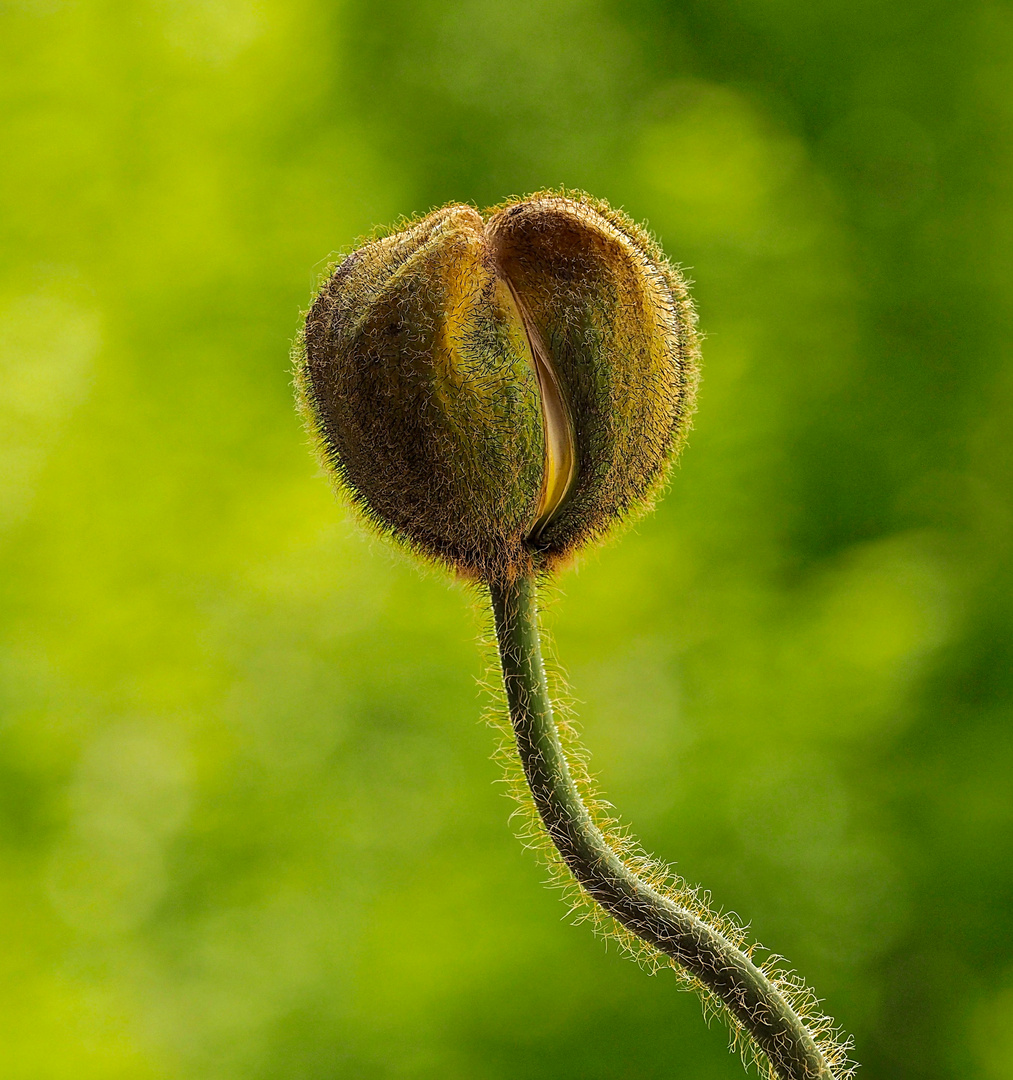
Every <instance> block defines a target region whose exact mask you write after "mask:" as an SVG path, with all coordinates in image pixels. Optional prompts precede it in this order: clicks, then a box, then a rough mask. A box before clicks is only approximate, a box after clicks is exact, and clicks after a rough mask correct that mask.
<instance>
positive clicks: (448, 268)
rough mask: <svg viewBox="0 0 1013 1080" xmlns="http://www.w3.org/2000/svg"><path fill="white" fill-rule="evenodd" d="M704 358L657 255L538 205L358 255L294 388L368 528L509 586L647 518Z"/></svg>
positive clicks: (452, 221) (673, 281)
mask: <svg viewBox="0 0 1013 1080" xmlns="http://www.w3.org/2000/svg"><path fill="white" fill-rule="evenodd" d="M695 360H696V336H695V332H694V317H693V310H692V306H691V304H690V301H689V298H688V295H687V293H686V288H685V284H684V283H683V281H682V279H681V277H680V276H679V274H678V273H677V271H676V270H675V269H674V268H673V267H672V266H671V265H670V264H669V263H668V261H667V260H666V259H665V257H664V255H663V254H662V252H661V250H660V249H659V248H658V246H657V245H656V244H655V243H654V242H653V241H652V240H651V238H650V237H649V236H648V235H647V234H646V233H645V232H644V231H643V230H642V229H640V228H639V227H638V226H636V225H635V224H634V223H633V222H632V221H630V220H629V219H628V218H627V217H626V216H625V215H623V214H621V213H619V212H617V211H615V210H613V209H611V208H610V207H609V206H607V205H606V204H605V203H602V202H600V201H597V200H592V199H590V198H588V197H586V196H577V197H570V196H565V195H558V194H555V193H551V192H547V193H542V194H539V195H535V196H532V197H531V198H529V199H524V200H521V201H517V202H511V203H507V204H505V205H503V206H502V207H498V208H495V209H494V210H492V211H488V212H487V213H486V214H484V215H483V214H480V213H479V212H478V211H476V210H475V209H473V208H472V207H469V206H461V205H452V206H447V207H444V208H443V209H441V210H437V211H434V212H433V213H431V214H429V215H428V216H426V217H424V218H422V219H421V220H418V221H416V222H414V223H410V224H409V225H408V226H407V227H406V228H404V229H403V230H402V231H400V232H397V233H395V234H393V235H390V236H386V237H384V238H382V239H379V240H375V241H373V242H371V243H368V244H366V245H365V246H364V247H362V248H360V249H359V250H358V251H356V252H354V253H353V254H351V255H349V256H348V257H347V258H346V259H345V260H344V261H343V262H341V263H340V264H339V265H338V266H337V268H336V269H335V270H334V272H333V273H332V274H331V275H330V277H329V278H328V279H327V281H326V282H325V284H324V286H323V288H322V289H321V291H320V294H319V295H318V297H317V298H316V300H315V302H314V303H313V306H312V307H311V308H310V311H309V315H308V316H307V319H306V327H305V330H304V333H303V335H302V339H301V342H300V347H299V352H298V356H297V382H298V387H299V392H300V396H301V399H302V402H303V406H304V410H305V412H306V414H307V416H308V418H309V422H310V424H311V426H312V428H313V430H314V431H315V433H316V435H317V438H318V441H319V444H320V447H321V450H322V454H323V456H324V459H325V461H326V462H327V464H328V465H329V466H330V467H331V468H332V469H333V470H334V471H335V472H336V473H337V475H338V476H339V477H340V479H341V481H342V482H343V484H344V485H345V487H346V488H347V490H348V491H349V492H350V494H351V496H352V498H353V500H354V501H355V502H356V503H357V504H358V505H359V506H360V507H361V509H362V510H363V511H364V512H365V514H366V515H367V517H368V518H369V519H370V520H371V521H373V522H374V523H375V524H376V525H377V526H379V527H380V529H381V530H382V531H384V532H386V533H388V534H390V535H392V536H393V537H395V538H397V539H399V540H401V541H402V542H404V543H406V544H408V545H409V546H410V547H411V548H413V549H414V550H416V551H418V552H421V553H423V554H425V555H427V556H429V557H432V558H435V559H437V560H440V561H442V562H444V563H446V564H449V565H450V566H452V567H454V568H456V569H457V570H458V571H459V572H461V573H463V574H465V575H467V576H472V577H481V578H484V579H486V580H494V579H495V580H509V579H512V578H513V577H515V576H516V575H517V574H519V573H527V572H529V571H531V570H532V569H535V568H543V567H552V566H554V565H557V564H558V563H560V562H562V561H564V560H565V559H566V558H567V557H568V556H569V555H571V554H572V553H573V552H574V551H575V550H576V549H577V548H579V547H580V546H581V545H583V544H585V543H587V542H588V541H589V540H592V539H594V538H596V537H599V536H601V535H603V534H604V533H605V532H607V531H608V530H609V528H610V527H611V526H612V525H613V524H615V523H616V522H618V521H620V520H622V519H623V518H625V517H627V516H628V515H629V514H630V512H631V511H634V510H636V509H638V508H642V507H644V506H646V505H648V504H649V502H650V501H651V499H652V497H653V495H654V493H655V492H656V490H657V489H658V487H659V485H660V483H661V482H662V481H663V478H664V475H665V472H666V469H667V466H668V465H669V463H670V462H671V461H672V459H673V458H674V455H675V453H676V452H677V450H678V448H679V445H680V444H681V441H682V439H683V437H684V435H685V431H686V428H687V427H688V421H689V415H690V411H691V408H692V399H693V391H694V387H695V378H696V367H695Z"/></svg>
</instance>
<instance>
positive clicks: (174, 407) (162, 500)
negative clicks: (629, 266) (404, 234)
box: [0, 0, 1013, 1080]
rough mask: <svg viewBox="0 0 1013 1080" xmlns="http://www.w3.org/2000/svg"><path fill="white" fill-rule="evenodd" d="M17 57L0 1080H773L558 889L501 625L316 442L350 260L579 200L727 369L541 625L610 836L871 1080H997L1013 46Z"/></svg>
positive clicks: (142, 41)
mask: <svg viewBox="0 0 1013 1080" xmlns="http://www.w3.org/2000/svg"><path fill="white" fill-rule="evenodd" d="M0 52H2V57H3V59H2V64H0V85H2V106H0V123H2V134H0V161H2V163H3V164H2V165H0V193H2V194H0V207H2V209H0V559H2V561H3V572H2V576H0V864H2V872H0V935H2V937H3V941H4V943H3V948H2V950H0V1046H2V1051H0V1053H2V1061H3V1063H2V1065H0V1074H2V1075H3V1077H5V1078H9V1080H57V1078H60V1080H62V1078H73V1080H127V1078H129V1080H156V1078H158V1080H162V1078H173V1080H175V1078H186V1080H205V1078H206V1080H268V1078H270V1080H330V1078H335V1080H337V1078H342V1080H345V1078H347V1080H367V1078H368V1080H372V1078H374V1077H375V1078H388V1077H390V1078H398V1080H400V1078H405V1080H409V1078H410V1080H416V1078H417V1080H423V1078H430V1077H433V1078H435V1077H440V1078H441V1080H454V1078H461V1080H464V1078H468V1080H479V1078H481V1080H500V1078H502V1080H506V1078H508V1077H509V1078H511V1080H513V1078H525V1080H538V1078H545V1080H549V1078H551V1080H619V1078H624V1077H629V1078H632V1077H638V1078H639V1077H659V1078H660V1077H669V1076H673V1077H679V1078H681V1080H711V1078H719V1077H721V1078H726V1077H727V1078H732V1077H738V1076H741V1075H742V1073H741V1066H740V1065H739V1063H738V1062H737V1060H736V1059H734V1058H732V1057H730V1056H729V1055H728V1054H727V1053H726V1050H725V1045H724V1044H725V1034H724V1032H723V1031H721V1030H719V1029H718V1028H716V1027H715V1028H713V1029H707V1028H706V1027H705V1026H704V1025H703V1024H702V1023H701V1021H700V1016H699V1009H698V1005H697V1003H696V1001H695V1000H694V999H693V998H691V997H688V996H686V995H681V994H678V993H677V992H676V990H675V987H674V980H673V979H672V978H670V977H668V976H667V975H666V974H665V973H662V974H660V975H659V976H657V977H656V978H653V979H651V978H648V977H647V976H646V975H645V974H644V973H643V972H641V971H639V970H638V969H636V968H635V967H633V966H632V965H629V964H628V963H626V962H625V961H624V960H622V959H621V958H619V957H618V956H617V955H616V953H615V950H614V949H612V950H608V951H606V950H605V949H604V948H603V946H602V944H601V943H600V942H599V941H596V940H595V939H593V938H592V937H591V936H590V934H589V933H588V930H587V928H586V927H580V926H572V925H570V924H569V922H567V920H566V919H565V918H564V914H565V912H564V909H563V907H562V905H561V904H560V901H559V898H558V897H557V896H556V895H555V894H554V893H552V892H550V891H548V890H545V889H544V888H543V887H542V885H541V881H542V879H543V877H544V871H543V870H541V869H540V868H539V867H538V866H537V865H536V863H535V861H534V859H533V858H532V856H531V855H530V854H529V853H527V852H525V851H523V850H521V848H520V846H519V845H518V843H517V841H516V840H515V838H514V837H513V836H512V835H511V833H510V829H509V826H508V823H507V817H508V814H509V813H510V805H509V804H508V803H507V802H506V801H505V799H504V798H503V794H502V788H501V787H499V786H497V785H496V784H495V781H496V779H497V777H498V769H497V766H495V765H494V764H493V763H492V762H491V761H490V760H489V754H490V751H491V749H492V745H493V735H492V733H491V732H490V731H489V730H488V729H487V728H485V727H484V726H483V725H482V724H481V723H480V719H479V718H480V716H481V713H482V710H483V707H484V702H483V698H482V694H481V692H480V690H479V688H478V686H477V682H476V680H477V678H479V677H481V676H482V674H483V671H484V664H485V659H484V657H483V653H482V652H481V650H480V649H479V648H477V647H476V644H475V639H476V636H477V634H478V633H479V632H480V631H481V630H482V629H483V620H482V617H481V615H480V613H479V612H478V611H477V609H476V607H475V605H474V603H473V601H472V598H471V597H470V596H469V595H468V594H467V593H466V592H465V591H463V590H462V589H460V588H457V587H448V584H447V582H446V581H445V580H443V579H442V578H441V577H440V576H439V575H438V574H435V573H428V574H426V573H422V572H420V571H419V570H417V569H416V568H415V567H414V566H412V565H409V564H408V563H407V562H405V561H404V560H403V559H401V558H399V557H398V556H396V555H393V554H391V553H390V552H388V551H387V550H386V549H385V548H384V547H383V546H382V545H381V544H379V543H377V542H376V541H373V540H371V539H370V538H369V537H367V536H365V535H364V534H363V533H362V532H361V531H360V530H359V528H358V527H357V526H356V524H355V523H354V522H352V521H350V520H348V518H347V517H346V514H345V512H344V511H343V510H342V509H341V508H340V507H339V506H338V505H337V504H336V503H335V501H334V500H333V498H332V496H331V493H330V491H329V490H328V487H327V484H326V483H325V481H324V480H323V479H322V478H321V477H320V475H319V474H318V472H317V469H316V466H315V465H314V463H313V461H312V460H311V457H310V455H309V453H308V451H307V447H306V439H305V437H304V435H303V433H302V431H301V430H300V427H299V425H298V423H297V420H296V418H295V415H294V411H293V408H292V401H291V396H292V395H291V388H290V385H289V384H290V375H289V370H288V358H287V353H288V349H289V345H290V342H291V340H292V338H293V335H294V334H295V331H296V328H297V325H298V314H299V311H300V309H301V308H303V307H304V306H305V305H306V304H307V302H308V299H309V296H310V293H311V289H312V287H313V284H314V282H315V280H316V276H317V274H318V273H319V271H320V270H321V268H322V267H323V266H324V265H325V264H326V262H327V260H328V257H329V256H330V255H331V254H332V253H334V252H336V251H339V250H342V249H347V248H348V247H349V245H350V244H352V242H353V241H354V239H355V238H356V236H358V235H360V234H362V233H364V232H366V231H368V230H369V229H370V228H372V227H373V226H374V225H377V224H383V223H387V222H389V221H392V220H393V219H395V218H396V217H397V216H398V215H401V214H411V213H415V212H418V211H424V210H426V209H428V208H429V207H430V206H432V205H435V204H439V203H441V202H444V201H446V200H450V199H457V200H471V201H475V202H476V203H478V204H480V205H488V204H490V203H493V202H497V201H499V200H500V199H501V198H503V197H505V196H507V195H511V194H518V193H523V192H524V191H527V190H532V189H535V188H537V187H541V186H545V185H554V184H562V183H565V184H567V185H569V186H573V187H582V188H585V189H587V190H590V191H592V192H593V193H595V194H596V195H600V196H603V197H605V198H607V199H609V200H610V201H611V202H613V203H614V204H618V205H622V206H624V207H625V208H626V209H627V210H628V212H629V213H631V214H632V215H633V216H634V217H636V218H638V219H646V220H647V221H648V222H649V223H650V225H651V227H652V228H653V229H654V230H655V231H656V232H657V234H658V236H659V237H660V239H661V240H662V242H663V244H664V246H665V248H666V250H667V251H668V253H669V254H670V255H671V256H672V257H673V258H674V259H676V260H678V261H680V262H682V263H683V264H684V265H686V266H687V267H689V268H691V269H690V272H691V275H692V276H693V277H694V278H695V279H696V287H695V292H696V296H697V298H698V301H699V307H700V311H701V320H702V326H703V329H704V330H705V332H706V333H707V335H708V338H707V340H706V342H705V346H704V349H705V372H704V382H703V385H702V388H701V395H700V409H699V414H698V420H697V424H696V429H695V433H694V435H693V436H692V438H691V441H690V445H689V448H688V450H687V452H686V454H685V456H684V458H683V464H682V466H681V468H680V470H679V471H678V474H677V476H676V479H675V482H674V485H673V487H672V490H671V492H670V493H669V495H668V497H667V498H666V500H665V501H664V503H663V504H662V505H661V507H660V509H659V511H658V512H657V513H656V514H655V515H654V516H652V517H651V518H649V519H648V520H646V521H644V522H643V523H642V524H641V525H640V526H638V528H637V529H636V531H635V532H634V533H632V534H631V535H628V536H627V537H625V538H624V539H623V540H622V541H621V542H620V543H618V544H614V545H612V546H611V547H608V548H607V549H605V550H604V551H602V552H601V553H598V554H595V555H593V556H591V557H589V558H588V559H587V560H586V561H585V563H584V564H583V565H582V566H580V567H579V568H578V569H576V570H575V571H573V572H571V573H569V574H568V575H567V576H566V577H565V579H564V580H563V582H562V597H561V600H560V602H559V603H558V604H556V606H555V607H554V608H553V609H552V611H551V612H550V621H551V624H552V626H553V630H554V633H555V636H556V639H557V642H558V647H559V653H560V658H561V660H562V662H563V664H564V666H565V667H566V668H567V669H568V671H569V676H570V680H571V682H572V685H573V687H574V692H575V695H576V697H577V700H578V710H579V714H580V716H581V719H582V723H583V727H584V732H585V737H586V742H587V744H588V745H589V747H590V749H591V751H592V753H593V765H594V768H595V770H596V772H597V773H598V775H599V776H600V777H601V781H602V785H603V787H604V789H605V791H606V792H607V793H608V794H609V796H610V797H611V798H612V800H613V801H614V803H615V804H616V806H617V807H618V808H619V810H620V812H621V813H622V814H623V816H624V817H625V818H626V819H627V820H629V821H631V822H632V823H633V824H634V826H635V828H636V830H637V832H638V833H639V834H640V835H641V836H642V838H643V839H644V841H645V843H646V845H647V846H648V847H649V848H650V849H651V850H653V851H655V852H656V853H657V854H659V855H661V856H663V857H666V858H670V859H674V860H676V861H677V863H678V867H679V869H680V871H681V872H682V873H683V874H684V875H685V876H686V877H687V878H688V879H690V880H691V881H700V882H703V883H705V884H706V885H707V886H708V887H709V888H710V889H711V890H712V892H713V894H714V897H715V901H716V902H717V903H718V904H719V905H721V906H722V907H724V908H726V909H734V910H736V911H738V912H740V913H741V914H742V915H743V917H744V918H746V919H748V920H750V921H751V923H752V926H753V929H754V931H755V933H756V936H757V937H758V938H759V939H760V940H762V941H763V942H765V943H766V944H768V945H769V946H771V947H772V948H774V949H776V950H777V951H779V952H783V953H784V954H785V955H787V956H788V957H790V958H791V960H792V962H793V963H794V964H796V965H797V966H798V968H799V969H800V970H801V971H802V972H803V973H804V974H805V975H806V976H807V978H809V979H810V981H811V982H812V983H813V984H814V985H815V986H816V987H817V988H818V990H819V991H820V993H821V994H823V995H824V996H825V998H826V1002H827V1008H828V1010H829V1011H830V1012H831V1013H832V1014H834V1015H835V1016H837V1017H838V1019H839V1020H841V1021H842V1022H843V1023H844V1024H845V1025H846V1026H847V1027H848V1028H849V1029H850V1030H851V1031H853V1032H854V1034H855V1036H856V1039H857V1046H858V1051H857V1056H858V1058H859V1059H860V1060H861V1061H862V1062H863V1064H864V1068H863V1071H862V1076H864V1077H867V1078H869V1080H873V1078H883V1080H886V1078H890V1080H899V1078H915V1077H917V1078H920V1080H943V1078H954V1080H956V1078H961V1080H967V1078H982V1080H1008V1078H1011V1077H1013V949H1011V941H1013V914H1011V911H1013V904H1011V901H1013V799H1011V784H1010V773H1011V766H1013V736H1011V724H1010V721H1011V719H1013V572H1011V547H1013V514H1011V511H1013V501H1011V490H1013V437H1011V433H1013V365H1011V342H1013V336H1011V329H1013V327H1011V311H1013V309H1011V301H1013V273H1011V271H1013V182H1011V176H1013V173H1011V166H1013V8H1011V6H1010V4H1009V3H1008V2H1007V0H885V2H877V3H873V2H871V0H849V2H847V3H844V2H842V0H809V2H807V3H805V4H802V3H787V2H784V0H680V2H668V3H663V2H662V0H627V2H624V3H619V2H618V0H558V2H555V3H551V2H546V0H541V2H538V0H517V2H509V3H507V2H504V0H425V2H423V0H339V2H329V3H325V2H321V0H129V2H117V0H77V2H75V0H65V2H61V0H19V2H12V0H6V2H5V3H3V4H0Z"/></svg>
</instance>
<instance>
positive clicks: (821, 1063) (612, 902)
mask: <svg viewBox="0 0 1013 1080" xmlns="http://www.w3.org/2000/svg"><path fill="white" fill-rule="evenodd" d="M536 591H537V590H536V584H535V582H534V580H533V579H532V578H519V579H518V580H516V581H514V582H512V583H510V584H492V585H490V594H491V599H492V607H493V612H494V614H495V618H496V635H497V638H498V641H499V652H500V660H501V662H502V665H503V681H504V684H505V686H506V693H507V700H508V702H509V705H510V718H511V721H512V723H513V729H514V735H515V737H516V740H517V749H518V752H519V753H520V758H521V763H522V765H523V767H524V775H525V777H526V779H527V782H528V786H529V787H530V789H531V794H532V796H533V797H534V802H535V806H536V808H537V810H538V814H539V816H540V817H541V819H542V822H543V824H544V825H545V829H546V831H547V832H548V834H549V837H550V838H551V840H552V842H553V844H555V846H556V848H557V850H558V851H559V854H560V855H561V856H562V858H563V860H564V862H565V863H566V865H567V866H568V867H569V869H570V871H571V872H572V873H573V875H574V877H575V878H576V879H577V881H578V882H579V883H580V885H581V887H582V888H583V889H584V891H585V892H586V893H587V894H588V895H589V896H590V897H591V898H592V899H594V900H595V901H597V902H598V903H599V904H600V905H601V906H602V907H603V908H604V909H605V911H607V912H608V914H609V915H611V916H612V917H613V918H614V919H616V920H617V921H618V922H619V923H621V924H622V925H623V926H625V927H626V928H627V929H628V930H630V931H631V932H632V933H633V934H635V935H636V936H637V937H638V938H640V939H641V940H643V941H645V942H647V943H648V944H649V945H651V946H653V947H654V948H656V949H658V950H659V951H660V952H662V953H664V954H665V955H666V956H669V957H671V958H672V959H673V960H674V961H675V962H676V963H678V964H680V965H681V966H682V967H683V968H685V969H686V971H688V972H689V973H690V974H691V975H693V976H695V977H696V978H697V979H699V980H700V982H701V983H703V984H704V985H705V986H706V987H708V989H710V990H711V991H712V992H713V993H714V994H715V995H717V997H719V998H720V999H721V1001H723V1002H724V1004H725V1005H726V1006H727V1008H728V1010H729V1011H730V1012H731V1013H732V1015H733V1016H734V1017H735V1018H736V1019H737V1020H738V1021H739V1022H740V1023H741V1024H742V1026H743V1027H744V1028H745V1029H746V1031H747V1032H748V1033H749V1034H750V1035H751V1036H752V1037H753V1039H754V1040H755V1041H756V1043H757V1045H758V1046H759V1047H760V1049H761V1050H762V1051H763V1053H764V1054H765V1055H766V1057H767V1059H768V1061H769V1062H770V1064H771V1066H772V1067H773V1069H774V1071H775V1073H776V1075H777V1076H778V1077H780V1078H781V1080H834V1073H833V1071H832V1070H831V1067H830V1065H829V1064H828V1063H827V1060H826V1058H825V1057H824V1055H823V1054H822V1053H821V1052H820V1049H819V1047H817V1045H816V1043H815V1042H814V1040H813V1038H812V1036H811V1035H810V1034H809V1032H808V1031H807V1029H806V1027H805V1024H804V1023H803V1022H802V1020H801V1019H800V1018H799V1017H798V1016H797V1015H796V1014H795V1012H794V1011H793V1010H792V1009H791V1007H790V1006H789V1004H788V1002H787V1001H786V1000H785V999H784V996H783V995H782V994H781V993H780V992H779V991H778V989H777V987H775V986H774V985H773V983H772V982H771V981H770V979H768V978H767V977H766V975H764V974H763V972H762V971H761V970H760V969H759V968H758V967H757V966H756V965H755V964H754V963H753V962H752V961H751V960H750V959H749V957H748V956H746V955H745V953H743V952H742V951H741V950H740V949H738V948H737V947H736V946H735V945H734V944H733V943H732V942H731V941H729V940H728V939H727V938H726V937H724V936H723V935H722V934H721V933H719V932H718V931H717V930H715V929H714V928H713V927H711V926H709V925H708V924H707V923H706V922H704V921H703V920H702V919H700V918H698V917H697V916H696V915H695V914H693V913H692V912H690V911H688V910H687V909H686V908H684V907H681V906H680V905H678V904H677V903H675V902H674V901H673V900H671V899H669V898H668V897H666V896H663V895H662V894H661V893H659V892H658V891H657V890H655V889H653V888H652V887H651V886H649V885H648V884H646V883H645V882H644V881H642V880H641V879H640V878H639V877H638V876H637V875H636V874H635V873H634V872H633V871H632V870H631V869H630V868H629V867H628V866H627V865H626V864H625V863H624V862H623V860H622V859H621V858H620V857H619V855H618V854H617V853H616V851H615V850H614V849H613V847H612V845H611V844H610V843H609V841H608V839H607V838H606V837H605V835H604V834H603V833H602V831H601V830H600V829H599V828H598V826H597V825H596V824H595V823H594V820H593V819H592V817H591V815H590V814H589V813H588V810H587V807H586V806H585V805H584V801H583V800H582V799H581V796H580V792H579V791H578V790H577V786H576V784H575V783H574V781H573V778H572V777H571V775H570V769H569V766H568V764H567V761H566V756H565V754H564V753H563V748H562V746H561V745H560V741H559V734H558V732H557V730H556V724H555V720H554V719H553V715H552V704H551V702H550V700H549V693H548V685H547V683H546V679H545V668H544V665H543V663H542V653H541V645H540V641H539V631H538V612H537V604H536Z"/></svg>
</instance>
